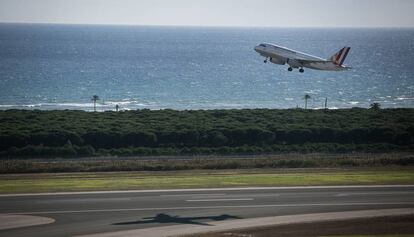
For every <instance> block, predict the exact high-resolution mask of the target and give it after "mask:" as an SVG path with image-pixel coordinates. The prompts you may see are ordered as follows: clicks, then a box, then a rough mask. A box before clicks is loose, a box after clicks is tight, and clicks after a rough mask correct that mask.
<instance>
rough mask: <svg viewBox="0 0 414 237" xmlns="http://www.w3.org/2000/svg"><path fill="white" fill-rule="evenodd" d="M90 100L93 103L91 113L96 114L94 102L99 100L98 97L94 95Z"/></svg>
mask: <svg viewBox="0 0 414 237" xmlns="http://www.w3.org/2000/svg"><path fill="white" fill-rule="evenodd" d="M91 100H92V101H93V111H94V112H96V101H98V100H99V96H97V95H94V96H92V98H91Z"/></svg>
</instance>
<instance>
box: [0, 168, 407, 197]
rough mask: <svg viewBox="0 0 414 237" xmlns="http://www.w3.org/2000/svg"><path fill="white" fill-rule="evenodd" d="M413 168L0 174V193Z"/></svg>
mask: <svg viewBox="0 0 414 237" xmlns="http://www.w3.org/2000/svg"><path fill="white" fill-rule="evenodd" d="M413 171H414V169H413V168H404V169H402V168H401V169H394V170H392V169H391V170H385V169H383V170H378V169H377V170H330V171H329V170H322V171H321V170H320V171H312V170H306V169H305V170H300V171H287V172H286V171H283V170H243V171H237V170H233V171H224V172H223V171H212V172H206V171H197V170H196V171H194V170H193V171H181V172H111V173H63V174H62V173H61V174H21V175H1V176H0V193H3V194H5V193H40V192H64V191H97V190H131V189H172V188H219V187H249V186H269V187H270V186H308V185H377V184H414V172H413Z"/></svg>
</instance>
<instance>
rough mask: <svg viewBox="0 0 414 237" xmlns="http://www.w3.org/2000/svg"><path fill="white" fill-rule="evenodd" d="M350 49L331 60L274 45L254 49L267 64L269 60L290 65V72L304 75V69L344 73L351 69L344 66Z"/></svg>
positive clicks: (342, 51)
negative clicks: (296, 71) (295, 69)
mask: <svg viewBox="0 0 414 237" xmlns="http://www.w3.org/2000/svg"><path fill="white" fill-rule="evenodd" d="M350 49H351V48H350V47H344V48H342V49H341V50H339V51H338V52H337V53H336V54H334V55H333V56H332V57H330V58H329V59H323V58H320V57H316V56H313V55H310V54H306V53H302V52H299V51H296V50H293V49H288V48H285V47H281V46H278V45H274V44H268V43H263V44H260V45H258V46H256V47H255V48H254V50H255V51H256V52H258V53H259V54H260V55H261V56H263V57H265V58H266V59H265V61H264V62H265V63H267V61H268V60H269V61H270V62H272V63H274V64H279V65H285V64H288V65H289V68H288V70H289V71H292V70H293V68H299V72H301V73H303V72H304V69H303V68H310V69H316V70H323V71H343V70H347V69H350V68H349V67H346V66H344V65H343V63H344V61H345V58H346V56H348V53H349V50H350Z"/></svg>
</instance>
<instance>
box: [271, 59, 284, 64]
mask: <svg viewBox="0 0 414 237" xmlns="http://www.w3.org/2000/svg"><path fill="white" fill-rule="evenodd" d="M270 62H272V63H274V64H280V65H285V63H286V60H284V59H279V58H271V59H270Z"/></svg>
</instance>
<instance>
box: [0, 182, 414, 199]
mask: <svg viewBox="0 0 414 237" xmlns="http://www.w3.org/2000/svg"><path fill="white" fill-rule="evenodd" d="M338 188H340V189H343V188H347V189H349V188H414V185H336V186H286V187H245V188H198V189H158V190H155V189H154V190H115V191H85V192H57V193H20V194H0V197H21V196H55V195H84V194H123V193H162V192H170V193H171V192H211V191H251V190H292V189H338Z"/></svg>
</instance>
